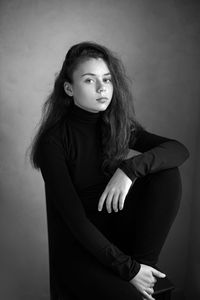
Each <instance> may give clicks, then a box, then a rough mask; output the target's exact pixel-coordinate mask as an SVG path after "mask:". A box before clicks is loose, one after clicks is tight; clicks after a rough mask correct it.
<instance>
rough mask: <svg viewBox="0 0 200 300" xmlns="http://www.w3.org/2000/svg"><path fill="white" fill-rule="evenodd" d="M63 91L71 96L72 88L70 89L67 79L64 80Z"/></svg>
mask: <svg viewBox="0 0 200 300" xmlns="http://www.w3.org/2000/svg"><path fill="white" fill-rule="evenodd" d="M64 91H65V93H66V94H67V95H68V96H70V97H72V96H73V89H72V85H71V83H69V82H67V81H65V82H64Z"/></svg>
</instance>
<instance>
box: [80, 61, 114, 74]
mask: <svg viewBox="0 0 200 300" xmlns="http://www.w3.org/2000/svg"><path fill="white" fill-rule="evenodd" d="M109 73H110V71H109V68H108V66H107V64H106V62H105V61H104V60H103V59H102V58H89V59H87V60H85V61H83V62H81V63H80V64H79V65H78V66H77V68H76V70H75V71H74V75H78V76H81V77H82V76H83V75H84V74H93V75H97V76H99V75H101V76H102V75H108V74H109Z"/></svg>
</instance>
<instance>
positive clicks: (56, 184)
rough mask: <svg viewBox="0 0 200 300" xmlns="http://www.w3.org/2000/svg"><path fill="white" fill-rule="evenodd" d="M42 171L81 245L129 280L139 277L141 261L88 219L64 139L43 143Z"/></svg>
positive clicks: (63, 216) (49, 140)
mask: <svg viewBox="0 0 200 300" xmlns="http://www.w3.org/2000/svg"><path fill="white" fill-rule="evenodd" d="M41 173H42V176H43V179H44V181H45V184H46V185H48V186H49V188H50V189H51V190H52V194H53V195H54V198H53V201H54V205H55V207H56V209H57V211H58V212H59V214H60V216H61V217H62V218H63V220H64V221H65V223H66V226H68V227H69V228H70V230H71V232H72V233H73V235H74V236H75V238H76V239H77V240H78V241H79V242H80V244H81V245H82V246H83V247H85V248H86V249H87V250H88V251H89V252H90V253H91V254H93V255H94V256H95V257H96V258H97V259H98V260H99V261H100V262H101V263H102V264H104V265H106V266H108V267H110V268H111V269H112V270H113V271H114V272H115V273H117V274H118V275H119V276H120V277H121V278H123V279H125V280H127V281H128V280H130V279H131V278H132V277H133V276H135V275H136V274H137V273H138V271H139V269H140V264H139V263H137V262H136V261H135V260H134V259H133V258H132V257H131V256H128V255H126V254H124V253H123V252H122V251H120V250H119V249H118V248H117V247H116V246H115V245H113V244H112V243H111V242H110V241H109V240H108V239H107V238H106V237H105V236H104V235H103V234H102V233H101V232H100V231H99V230H98V229H97V228H96V227H95V226H94V225H93V224H92V223H91V222H90V220H89V219H88V218H87V216H86V214H85V210H84V207H83V206H82V203H81V201H80V199H79V197H78V195H77V192H76V190H75V188H74V185H73V183H72V181H71V177H70V174H69V171H68V167H67V164H66V159H65V153H64V148H63V146H62V144H61V143H60V141H58V140H57V139H56V138H54V137H49V138H48V139H47V140H46V141H45V142H43V144H42V145H41Z"/></svg>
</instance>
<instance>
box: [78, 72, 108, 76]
mask: <svg viewBox="0 0 200 300" xmlns="http://www.w3.org/2000/svg"><path fill="white" fill-rule="evenodd" d="M85 75H90V76H97V74H94V73H85V74H83V75H81V77H83V76H85ZM107 75H111V74H110V73H105V74H103V76H107Z"/></svg>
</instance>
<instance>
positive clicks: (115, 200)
mask: <svg viewBox="0 0 200 300" xmlns="http://www.w3.org/2000/svg"><path fill="white" fill-rule="evenodd" d="M118 199H119V194H118V193H117V192H115V193H114V195H113V199H112V207H113V210H114V211H115V212H118V202H119V200H118Z"/></svg>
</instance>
